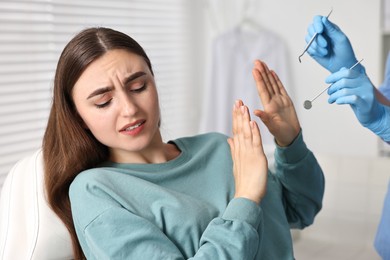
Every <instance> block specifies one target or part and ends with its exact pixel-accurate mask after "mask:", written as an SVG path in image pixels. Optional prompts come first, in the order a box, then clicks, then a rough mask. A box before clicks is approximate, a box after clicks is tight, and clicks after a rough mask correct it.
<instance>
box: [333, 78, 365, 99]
mask: <svg viewBox="0 0 390 260" xmlns="http://www.w3.org/2000/svg"><path fill="white" fill-rule="evenodd" d="M343 89H353V90H354V91H355V92H356V93H358V92H357V91H358V90H360V84H356V83H355V80H354V79H348V78H342V79H340V80H339V81H336V82H335V83H333V84H331V85H330V86H329V89H328V95H333V94H334V93H336V92H339V91H341V90H343Z"/></svg>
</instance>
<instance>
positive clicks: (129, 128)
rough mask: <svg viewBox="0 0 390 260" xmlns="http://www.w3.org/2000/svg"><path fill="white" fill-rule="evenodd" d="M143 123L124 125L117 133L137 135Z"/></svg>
mask: <svg viewBox="0 0 390 260" xmlns="http://www.w3.org/2000/svg"><path fill="white" fill-rule="evenodd" d="M145 122H146V121H145V120H137V121H136V122H134V123H131V124H127V125H125V126H124V127H122V128H121V129H120V130H119V131H120V132H122V133H125V134H130V135H134V134H138V133H139V132H140V131H141V130H142V129H143V126H144V124H145Z"/></svg>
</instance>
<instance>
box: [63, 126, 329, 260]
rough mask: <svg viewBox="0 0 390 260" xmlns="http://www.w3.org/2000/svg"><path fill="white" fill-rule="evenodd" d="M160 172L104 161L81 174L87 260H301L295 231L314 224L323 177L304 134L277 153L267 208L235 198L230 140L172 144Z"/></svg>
mask: <svg viewBox="0 0 390 260" xmlns="http://www.w3.org/2000/svg"><path fill="white" fill-rule="evenodd" d="M171 142H172V143H174V144H175V145H176V146H177V147H178V148H179V149H180V151H181V154H180V155H179V156H178V157H177V158H175V159H174V160H171V161H168V162H166V163H161V164H119V163H112V162H105V163H104V164H102V165H101V166H100V167H98V168H93V169H90V170H86V171H84V172H82V173H80V174H79V175H78V176H77V177H76V178H75V180H74V181H73V183H72V184H71V187H70V191H69V195H70V200H71V206H72V214H73V219H74V224H75V227H76V232H77V235H78V238H79V241H80V244H81V246H82V249H83V251H84V253H85V255H86V257H87V259H99V260H102V259H136V260H139V259H141V260H142V259H145V260H152V259H158V260H161V259H212V260H217V259H232V260H239V259H243V260H250V259H270V260H273V259H275V260H283V259H294V255H293V247H292V239H291V235H290V228H304V227H306V226H308V225H310V224H312V223H313V220H314V217H315V215H316V214H317V213H318V212H319V210H320V208H321V205H322V204H321V202H322V197H323V192H324V177H323V173H322V170H321V168H320V166H319V165H318V163H317V161H316V159H315V157H314V156H313V154H312V152H310V151H309V150H308V149H307V147H306V145H305V143H304V142H303V138H302V135H301V134H299V136H298V137H297V138H296V140H295V141H294V142H293V143H292V144H291V145H290V146H289V147H277V148H276V150H275V163H276V167H275V172H274V173H271V172H269V173H268V182H267V193H266V195H265V197H264V198H263V199H262V201H261V203H260V205H257V204H256V203H254V202H252V201H251V200H248V199H244V198H233V197H234V178H233V172H232V158H231V154H230V149H229V146H228V143H227V137H226V136H224V135H221V134H216V133H211V134H204V135H198V136H194V137H186V138H181V139H177V140H174V141H171Z"/></svg>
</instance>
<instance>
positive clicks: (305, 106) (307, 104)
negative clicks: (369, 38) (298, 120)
mask: <svg viewBox="0 0 390 260" xmlns="http://www.w3.org/2000/svg"><path fill="white" fill-rule="evenodd" d="M362 61H363V59H361V60H359V61H358V62H356V63H355V64H354V65H353V66H352V67H350V68H349V69H350V70H351V69H353V68H355V67H356V66H357V65H358V64H360V63H361V62H362ZM332 85H333V83H332V84H330V85H329V86H328V87H326V88H325V89H324V90H323V91H321V92H320V93H319V94H318V95H317V96H315V97H314V98H313V99H312V100H305V102H303V107H304V108H306V109H310V108H311V107H312V103H313V101H314V100H316V99H317V98H318V97H319V96H321V95H322V93H324V92H325V90H327V89H329V88H330V87H331V86H332Z"/></svg>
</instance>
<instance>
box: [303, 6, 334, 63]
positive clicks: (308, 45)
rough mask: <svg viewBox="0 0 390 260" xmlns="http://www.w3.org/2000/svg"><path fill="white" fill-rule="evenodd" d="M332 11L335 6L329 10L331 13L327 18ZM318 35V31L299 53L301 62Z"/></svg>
mask: <svg viewBox="0 0 390 260" xmlns="http://www.w3.org/2000/svg"><path fill="white" fill-rule="evenodd" d="M332 12H333V8H332V9H331V10H330V12H329V14H328V15H327V16H326V18H329V16H330V14H331V13H332ZM317 35H318V33H315V34H314V35H313V36H312V37H311V39H310V41H309V42H308V43H307V45H306V48H305V49H304V50H303V52H302V54H301V55H299V57H298V60H299V62H301V57H302V56H303V54H305V52H306V51H307V50H308V49H309V47H310V45H311V44H312V43H313V41H314V39H315V38H316V37H317Z"/></svg>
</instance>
